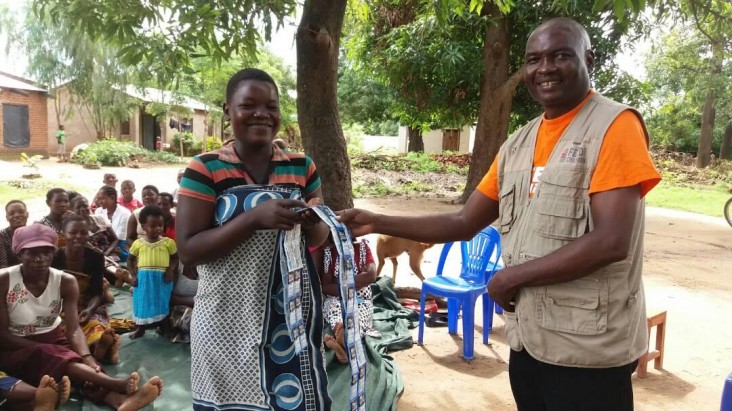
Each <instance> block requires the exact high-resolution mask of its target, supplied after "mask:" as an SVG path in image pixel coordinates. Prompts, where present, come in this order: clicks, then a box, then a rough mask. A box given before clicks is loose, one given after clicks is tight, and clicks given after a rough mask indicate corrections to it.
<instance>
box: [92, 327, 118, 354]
mask: <svg viewBox="0 0 732 411" xmlns="http://www.w3.org/2000/svg"><path fill="white" fill-rule="evenodd" d="M114 337H115V334H114V330H113V329H111V328H110V329H108V330H106V331H105V332H104V333H103V334H102V337H101V338H100V339H99V341H97V342H96V344H94V351H93V352H92V355H93V356H94V359H95V360H97V361H101V360H102V359H103V358H104V357H106V356H107V353H108V352H109V350H110V349H111V347H112V344H114Z"/></svg>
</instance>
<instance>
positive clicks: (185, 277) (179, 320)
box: [170, 264, 198, 343]
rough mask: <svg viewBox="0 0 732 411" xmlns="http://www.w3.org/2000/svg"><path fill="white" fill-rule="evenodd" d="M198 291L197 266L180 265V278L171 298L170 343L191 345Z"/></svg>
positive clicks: (177, 279) (176, 282) (176, 281)
mask: <svg viewBox="0 0 732 411" xmlns="http://www.w3.org/2000/svg"><path fill="white" fill-rule="evenodd" d="M197 291H198V270H197V269H196V267H195V266H190V265H183V264H178V278H176V280H175V286H174V287H173V294H172V295H171V296H170V324H171V328H172V330H171V335H172V338H171V339H170V341H172V342H174V343H190V342H191V339H190V335H189V333H190V330H191V314H192V313H193V297H195V296H196V292H197Z"/></svg>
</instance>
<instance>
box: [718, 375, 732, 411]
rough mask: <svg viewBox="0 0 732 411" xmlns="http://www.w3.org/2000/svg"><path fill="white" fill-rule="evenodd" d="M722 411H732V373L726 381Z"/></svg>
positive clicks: (723, 390)
mask: <svg viewBox="0 0 732 411" xmlns="http://www.w3.org/2000/svg"><path fill="white" fill-rule="evenodd" d="M720 410H721V411H732V373H730V375H728V376H727V378H726V379H725V380H724V388H723V389H722V406H721V407H720Z"/></svg>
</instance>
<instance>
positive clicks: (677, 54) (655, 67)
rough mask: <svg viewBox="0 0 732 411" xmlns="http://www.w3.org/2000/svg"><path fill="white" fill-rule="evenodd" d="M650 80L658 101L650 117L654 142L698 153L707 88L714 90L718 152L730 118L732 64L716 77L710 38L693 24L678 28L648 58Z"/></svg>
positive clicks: (731, 119)
mask: <svg viewBox="0 0 732 411" xmlns="http://www.w3.org/2000/svg"><path fill="white" fill-rule="evenodd" d="M645 65H646V71H647V73H648V84H649V86H650V87H651V90H652V93H651V96H652V98H653V101H655V102H657V103H656V105H655V106H652V107H651V108H650V109H649V110H648V111H649V115H648V116H647V117H646V122H647V125H648V130H649V133H650V135H651V139H652V141H653V143H654V144H655V145H658V146H660V147H664V148H667V149H670V150H675V151H681V152H686V153H696V152H697V147H698V145H699V135H700V129H701V122H702V110H703V106H704V101H705V98H706V92H707V90H708V89H709V88H712V89H714V90H715V94H716V100H715V111H716V118H715V128H714V130H713V134H712V136H713V139H712V150H713V152H718V151H719V146H720V144H721V139H722V135H723V133H724V127H725V126H726V125H727V124H729V123H730V122H732V85H731V84H730V82H729V79H730V78H732V63H730V61H727V63H726V64H724V65H723V67H722V73H721V75H714V73H713V70H712V66H713V58H712V52H711V46H710V44H709V40H708V38H706V37H705V36H704V35H702V34H701V33H699V32H698V31H696V30H694V28H693V27H689V26H686V27H679V28H678V29H676V30H673V31H671V32H670V33H668V34H667V35H665V36H663V37H662V38H660V39H659V40H658V41H657V42H656V43H655V44H654V46H653V47H652V49H651V51H650V53H649V54H648V56H647V57H646V61H645Z"/></svg>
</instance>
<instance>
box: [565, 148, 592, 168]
mask: <svg viewBox="0 0 732 411" xmlns="http://www.w3.org/2000/svg"><path fill="white" fill-rule="evenodd" d="M559 162H560V163H573V164H585V163H586V162H587V149H586V148H585V147H567V148H565V149H564V150H563V151H562V155H561V156H560V157H559Z"/></svg>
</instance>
